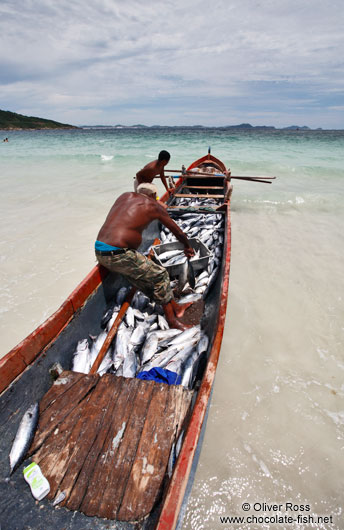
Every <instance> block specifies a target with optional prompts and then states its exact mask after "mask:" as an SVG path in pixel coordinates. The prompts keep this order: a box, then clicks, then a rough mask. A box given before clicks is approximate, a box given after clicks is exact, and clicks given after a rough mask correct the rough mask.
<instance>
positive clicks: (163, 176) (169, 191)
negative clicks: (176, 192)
mask: <svg viewBox="0 0 344 530" xmlns="http://www.w3.org/2000/svg"><path fill="white" fill-rule="evenodd" d="M160 178H161V182H162V183H163V185H164V186H165V188H166V191H167V193H168V194H170V193H171V190H170V189H169V187H168V186H167V182H166V177H165V172H164V168H163V169H162V170H161V172H160Z"/></svg>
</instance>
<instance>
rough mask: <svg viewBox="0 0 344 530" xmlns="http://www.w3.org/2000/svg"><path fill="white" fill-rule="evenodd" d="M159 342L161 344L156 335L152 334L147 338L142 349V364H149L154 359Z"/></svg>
mask: <svg viewBox="0 0 344 530" xmlns="http://www.w3.org/2000/svg"><path fill="white" fill-rule="evenodd" d="M158 342H159V339H158V337H157V334H156V333H152V334H150V335H149V336H147V338H146V340H145V343H144V345H143V347H142V351H141V362H142V364H145V363H147V362H148V361H150V359H151V358H152V357H153V355H154V354H155V352H156V351H157V349H158Z"/></svg>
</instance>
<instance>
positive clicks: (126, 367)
mask: <svg viewBox="0 0 344 530" xmlns="http://www.w3.org/2000/svg"><path fill="white" fill-rule="evenodd" d="M136 370H137V359H136V353H135V351H134V349H130V348H129V351H128V353H127V355H126V357H125V359H124V361H123V376H124V377H135V375H136Z"/></svg>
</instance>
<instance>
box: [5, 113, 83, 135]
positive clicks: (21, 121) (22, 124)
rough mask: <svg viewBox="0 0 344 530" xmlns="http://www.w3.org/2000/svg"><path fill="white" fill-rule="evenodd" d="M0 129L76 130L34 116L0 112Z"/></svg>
mask: <svg viewBox="0 0 344 530" xmlns="http://www.w3.org/2000/svg"><path fill="white" fill-rule="evenodd" d="M0 129H4V130H7V131H10V130H12V131H13V130H21V129H77V127H74V126H73V125H68V124H66V123H59V122H58V121H53V120H45V119H44V118H36V117H34V116H23V115H22V114H17V113H16V112H10V111H8V110H0Z"/></svg>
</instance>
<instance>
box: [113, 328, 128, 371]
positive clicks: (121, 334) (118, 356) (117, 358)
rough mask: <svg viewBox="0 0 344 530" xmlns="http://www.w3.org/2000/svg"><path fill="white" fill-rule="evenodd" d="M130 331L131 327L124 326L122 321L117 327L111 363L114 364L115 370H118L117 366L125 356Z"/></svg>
mask: <svg viewBox="0 0 344 530" xmlns="http://www.w3.org/2000/svg"><path fill="white" fill-rule="evenodd" d="M132 332H133V329H132V328H126V327H125V325H124V323H123V322H122V324H121V325H120V326H119V328H118V331H117V338H116V346H115V352H114V356H113V364H114V367H115V370H118V368H119V367H120V366H121V364H122V363H123V361H124V359H125V357H126V356H127V353H128V347H129V340H130V337H131V334H132Z"/></svg>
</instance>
